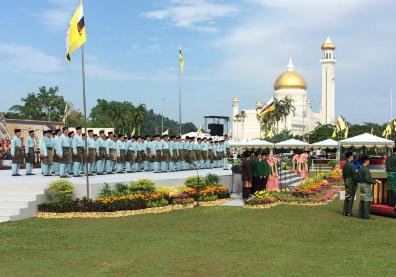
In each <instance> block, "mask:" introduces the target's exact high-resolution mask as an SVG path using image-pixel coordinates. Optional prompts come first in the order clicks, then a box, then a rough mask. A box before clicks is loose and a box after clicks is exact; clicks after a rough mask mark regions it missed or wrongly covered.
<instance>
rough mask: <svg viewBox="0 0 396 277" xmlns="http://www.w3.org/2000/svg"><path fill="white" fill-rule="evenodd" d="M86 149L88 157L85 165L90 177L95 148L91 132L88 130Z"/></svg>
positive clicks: (93, 163) (93, 165) (93, 164)
mask: <svg viewBox="0 0 396 277" xmlns="http://www.w3.org/2000/svg"><path fill="white" fill-rule="evenodd" d="M87 147H88V157H87V159H86V163H87V164H88V175H90V176H92V174H93V169H94V167H95V159H96V147H97V146H96V142H95V139H94V134H93V130H88V138H87Z"/></svg>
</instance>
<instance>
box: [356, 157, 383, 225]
mask: <svg viewBox="0 0 396 277" xmlns="http://www.w3.org/2000/svg"><path fill="white" fill-rule="evenodd" d="M362 160H363V164H362V167H361V168H360V169H359V170H358V172H357V176H356V180H357V183H358V188H359V193H360V205H359V217H360V218H362V219H371V217H370V203H371V201H373V193H372V190H371V185H372V184H378V183H381V182H379V181H378V180H374V179H372V178H371V172H370V169H369V164H370V158H369V157H367V156H366V157H363V159H362Z"/></svg>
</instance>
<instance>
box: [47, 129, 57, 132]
mask: <svg viewBox="0 0 396 277" xmlns="http://www.w3.org/2000/svg"><path fill="white" fill-rule="evenodd" d="M46 132H47V133H55V132H56V131H53V130H51V129H48V130H46Z"/></svg>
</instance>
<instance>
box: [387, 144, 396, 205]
mask: <svg viewBox="0 0 396 277" xmlns="http://www.w3.org/2000/svg"><path fill="white" fill-rule="evenodd" d="M386 172H387V190H388V205H389V206H392V207H396V147H394V148H393V151H392V154H391V155H389V156H388V157H387V159H386Z"/></svg>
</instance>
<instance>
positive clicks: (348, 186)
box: [342, 152, 356, 216]
mask: <svg viewBox="0 0 396 277" xmlns="http://www.w3.org/2000/svg"><path fill="white" fill-rule="evenodd" d="M345 159H346V163H345V165H344V167H343V168H342V177H343V179H344V186H345V200H344V210H343V215H344V216H352V207H353V201H354V199H355V193H356V170H355V166H354V164H353V163H352V161H353V154H352V153H351V152H348V153H346V154H345Z"/></svg>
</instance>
